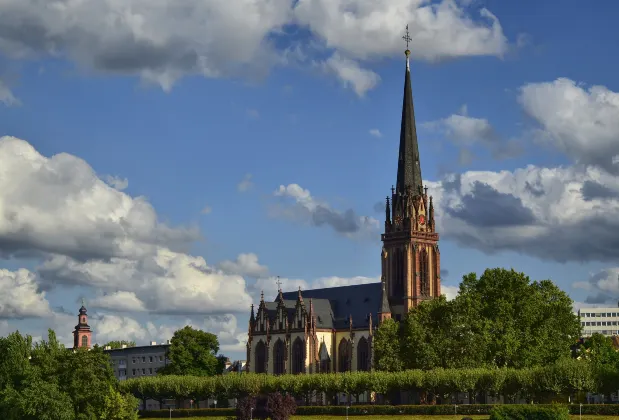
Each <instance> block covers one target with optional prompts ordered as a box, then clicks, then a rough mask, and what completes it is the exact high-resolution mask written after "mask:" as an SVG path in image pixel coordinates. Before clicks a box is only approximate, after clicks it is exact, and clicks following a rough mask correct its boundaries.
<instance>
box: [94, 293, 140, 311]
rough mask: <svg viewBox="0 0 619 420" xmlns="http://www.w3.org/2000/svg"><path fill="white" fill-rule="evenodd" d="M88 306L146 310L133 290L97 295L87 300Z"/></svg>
mask: <svg viewBox="0 0 619 420" xmlns="http://www.w3.org/2000/svg"><path fill="white" fill-rule="evenodd" d="M88 307H90V308H103V309H108V310H111V311H118V312H142V311H145V310H146V308H145V307H144V302H142V301H141V300H140V299H139V298H138V297H137V296H136V294H135V293H134V292H127V291H123V290H121V291H117V292H112V293H105V294H102V295H100V296H97V297H95V298H94V299H91V300H90V301H89V302H88Z"/></svg>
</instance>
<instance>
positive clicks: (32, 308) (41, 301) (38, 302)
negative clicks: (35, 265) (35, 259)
mask: <svg viewBox="0 0 619 420" xmlns="http://www.w3.org/2000/svg"><path fill="white" fill-rule="evenodd" d="M0 290H2V293H0V318H33V317H34V318H36V317H45V316H48V315H49V314H50V313H51V310H50V307H49V302H48V301H47V299H46V298H45V292H42V291H39V290H38V285H37V282H36V275H35V274H34V273H32V272H30V271H28V270H26V269H20V270H17V271H9V270H5V269H0Z"/></svg>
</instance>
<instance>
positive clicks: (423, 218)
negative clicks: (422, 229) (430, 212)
mask: <svg viewBox="0 0 619 420" xmlns="http://www.w3.org/2000/svg"><path fill="white" fill-rule="evenodd" d="M419 224H420V225H425V224H426V216H424V215H423V214H420V215H419Z"/></svg>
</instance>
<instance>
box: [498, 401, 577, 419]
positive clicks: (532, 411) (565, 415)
mask: <svg viewBox="0 0 619 420" xmlns="http://www.w3.org/2000/svg"><path fill="white" fill-rule="evenodd" d="M569 419H570V412H569V409H568V408H567V407H566V406H564V405H559V404H556V405H550V406H548V405H545V406H542V405H533V404H530V405H529V404H527V405H511V404H506V405H497V406H495V407H494V408H493V409H492V410H491V411H490V420H569Z"/></svg>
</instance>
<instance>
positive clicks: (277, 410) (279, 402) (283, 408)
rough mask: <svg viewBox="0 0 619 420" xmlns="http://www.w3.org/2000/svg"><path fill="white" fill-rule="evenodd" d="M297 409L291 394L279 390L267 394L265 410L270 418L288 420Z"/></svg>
mask: <svg viewBox="0 0 619 420" xmlns="http://www.w3.org/2000/svg"><path fill="white" fill-rule="evenodd" d="M296 409H297V403H296V402H295V401H294V398H293V397H292V396H291V395H282V394H281V393H279V392H273V393H271V394H269V396H268V398H267V406H266V411H267V414H268V416H269V417H270V418H271V419H272V420H288V419H289V418H290V416H292V415H293V414H294V413H295V411H296Z"/></svg>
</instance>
